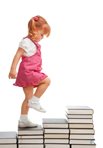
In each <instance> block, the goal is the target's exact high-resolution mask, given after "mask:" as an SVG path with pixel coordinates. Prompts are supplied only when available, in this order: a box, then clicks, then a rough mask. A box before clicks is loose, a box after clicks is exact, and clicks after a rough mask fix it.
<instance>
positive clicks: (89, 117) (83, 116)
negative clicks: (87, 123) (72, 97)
mask: <svg viewBox="0 0 103 148" xmlns="http://www.w3.org/2000/svg"><path fill="white" fill-rule="evenodd" d="M66 117H67V118H75V119H92V118H93V115H92V114H90V115H86V114H84V115H79V114H77V115H75V114H72V115H70V114H66Z"/></svg>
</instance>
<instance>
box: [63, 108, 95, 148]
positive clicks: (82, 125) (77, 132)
mask: <svg viewBox="0 0 103 148" xmlns="http://www.w3.org/2000/svg"><path fill="white" fill-rule="evenodd" d="M93 113H94V111H93V109H91V108H90V107H88V106H67V107H66V119H67V122H68V127H69V130H70V133H69V138H70V145H71V148H92V147H93V148H95V138H94V134H95V131H94V125H93ZM79 146H80V147H79Z"/></svg>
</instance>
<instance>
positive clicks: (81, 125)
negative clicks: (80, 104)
mask: <svg viewBox="0 0 103 148" xmlns="http://www.w3.org/2000/svg"><path fill="white" fill-rule="evenodd" d="M69 128H75V129H77V128H81V129H93V128H94V125H93V124H91V123H90V124H88V123H86V124H85V123H69Z"/></svg>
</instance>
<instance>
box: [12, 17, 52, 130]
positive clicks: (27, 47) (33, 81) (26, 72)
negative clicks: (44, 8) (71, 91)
mask: <svg viewBox="0 0 103 148" xmlns="http://www.w3.org/2000/svg"><path fill="white" fill-rule="evenodd" d="M49 35H50V26H49V24H48V23H47V21H46V20H45V19H44V18H43V17H41V16H35V17H33V18H31V19H30V21H29V23H28V35H27V36H26V37H24V38H23V39H22V40H21V42H20V44H19V48H18V50H17V52H16V54H15V56H14V58H13V62H12V65H11V69H10V72H9V78H11V79H15V78H16V82H15V83H14V85H15V86H19V87H22V88H23V91H24V94H25V100H24V101H23V103H22V107H21V116H20V120H19V125H18V126H19V127H36V126H37V124H34V123H32V122H30V121H29V119H28V117H27V115H28V111H29V108H33V109H35V110H37V111H40V112H46V111H45V109H44V108H43V107H41V105H40V102H39V100H40V97H41V96H42V95H43V93H44V92H45V91H46V89H47V88H48V86H49V84H50V79H49V78H48V76H47V75H46V74H44V73H42V72H41V70H42V67H41V66H42V59H41V50H40V49H41V46H40V44H39V43H38V42H39V41H40V40H41V39H42V38H43V36H46V37H48V36H49ZM20 58H22V61H21V63H20V65H19V70H18V74H16V67H17V64H18V62H19V60H20ZM34 87H36V91H35V93H34V94H33V88H34Z"/></svg>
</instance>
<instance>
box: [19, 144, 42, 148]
mask: <svg viewBox="0 0 103 148" xmlns="http://www.w3.org/2000/svg"><path fill="white" fill-rule="evenodd" d="M19 148H44V145H43V144H19Z"/></svg>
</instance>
